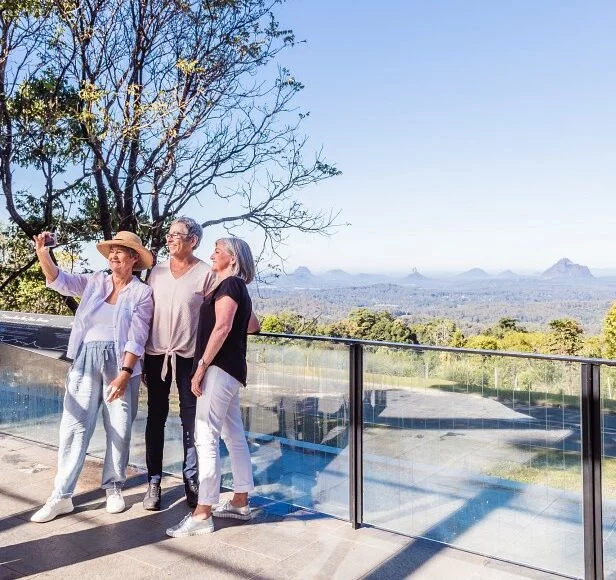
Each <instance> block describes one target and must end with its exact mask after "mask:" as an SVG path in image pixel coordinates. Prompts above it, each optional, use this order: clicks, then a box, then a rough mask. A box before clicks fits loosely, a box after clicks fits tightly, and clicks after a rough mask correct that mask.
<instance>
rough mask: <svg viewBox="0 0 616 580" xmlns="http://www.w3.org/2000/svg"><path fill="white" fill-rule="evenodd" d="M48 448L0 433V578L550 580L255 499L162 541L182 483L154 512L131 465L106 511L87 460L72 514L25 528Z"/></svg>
mask: <svg viewBox="0 0 616 580" xmlns="http://www.w3.org/2000/svg"><path fill="white" fill-rule="evenodd" d="M55 462H56V450H55V449H54V448H51V447H45V446H42V445H38V444H33V443H30V442H28V441H26V440H23V439H19V438H16V437H12V436H8V435H2V434H0V580H4V579H9V578H20V577H41V578H43V577H57V578H79V579H80V580H81V579H84V578H104V579H105V580H112V579H113V578H120V579H122V580H128V579H133V578H167V577H176V578H260V579H274V578H302V579H303V578H327V579H331V578H341V579H345V580H348V579H353V578H370V579H387V580H389V579H394V578H414V579H422V580H423V579H438V580H447V579H452V580H453V579H455V580H464V579H469V580H471V579H472V580H510V579H513V578H534V579H541V580H544V579H545V580H548V579H553V580H555V579H556V578H560V577H558V576H553V575H550V574H544V573H541V572H537V571H534V570H530V569H527V568H522V567H519V566H514V565H511V564H506V563H503V562H499V561H495V560H490V559H488V558H484V557H482V556H477V555H473V554H468V553H465V552H461V551H458V550H453V549H450V548H447V547H444V546H442V545H440V544H436V543H434V542H428V541H424V540H413V539H410V538H406V537H403V536H399V535H396V534H391V533H388V532H384V531H381V530H377V529H373V528H361V529H359V530H353V529H351V527H350V525H349V524H348V523H346V522H343V521H340V520H336V519H333V518H330V517H327V516H323V515H321V514H317V513H314V512H311V511H308V510H297V509H294V508H293V507H291V506H288V505H287V504H282V503H275V502H269V501H268V500H265V499H261V498H254V499H253V501H252V505H253V508H254V509H253V516H254V517H253V520H252V521H251V522H250V523H249V524H245V523H241V522H235V521H233V520H222V521H217V522H216V524H217V528H216V531H215V533H213V534H210V535H206V536H198V537H192V538H182V539H171V538H168V537H166V535H165V529H166V528H167V527H168V526H169V525H172V524H174V523H176V522H177V521H179V520H180V519H181V518H182V517H183V516H184V515H185V514H186V513H187V507H186V504H185V502H184V500H183V486H182V485H181V482H180V481H178V480H176V479H173V478H166V479H165V480H164V487H165V489H164V496H163V504H164V505H163V508H164V509H163V510H162V511H160V512H146V511H144V510H143V509H142V507H141V498H142V496H143V493H144V490H145V478H144V475H143V473H141V472H137V471H132V472H131V473H130V479H129V481H128V483H127V489H126V490H125V498H126V504H127V509H126V511H125V512H124V513H122V514H117V515H111V514H108V513H107V512H106V511H105V510H104V501H103V492H102V491H101V490H100V489H99V487H98V486H99V483H100V462H99V461H97V460H88V462H87V464H86V467H85V469H84V471H83V473H82V476H81V479H80V483H79V486H78V488H77V490H76V496H75V505H76V506H77V507H76V510H75V511H74V512H73V513H72V514H69V515H67V516H62V517H59V518H57V519H56V520H54V521H52V522H49V523H47V524H33V523H30V521H29V518H30V516H31V514H32V513H33V511H34V510H35V508H37V507H38V506H39V505H40V504H41V503H42V502H44V501H45V499H46V498H47V496H48V495H49V492H50V491H51V487H52V481H53V477H54V474H55Z"/></svg>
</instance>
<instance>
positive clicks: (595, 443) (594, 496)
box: [581, 363, 603, 580]
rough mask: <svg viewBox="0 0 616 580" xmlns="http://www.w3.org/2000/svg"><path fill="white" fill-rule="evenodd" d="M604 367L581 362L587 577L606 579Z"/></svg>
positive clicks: (585, 560) (585, 575) (585, 573)
mask: <svg viewBox="0 0 616 580" xmlns="http://www.w3.org/2000/svg"><path fill="white" fill-rule="evenodd" d="M600 371H601V366H600V365H597V364H591V363H584V364H582V424H581V429H582V478H583V494H584V495H583V507H584V577H585V578H586V580H591V579H592V580H595V579H602V578H603V511H602V503H601V499H602V498H601V424H602V421H601V391H600V387H601V382H600V376H601V373H600Z"/></svg>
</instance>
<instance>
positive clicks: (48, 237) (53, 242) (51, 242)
mask: <svg viewBox="0 0 616 580" xmlns="http://www.w3.org/2000/svg"><path fill="white" fill-rule="evenodd" d="M57 245H58V233H57V232H51V233H49V234H45V247H46V248H55V247H56V246H57Z"/></svg>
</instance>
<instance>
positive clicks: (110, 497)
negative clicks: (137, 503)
mask: <svg viewBox="0 0 616 580" xmlns="http://www.w3.org/2000/svg"><path fill="white" fill-rule="evenodd" d="M105 491H106V492H107V507H106V509H107V512H108V513H110V514H119V513H121V512H123V511H124V508H126V504H125V503H124V498H123V497H122V488H121V487H120V484H119V483H114V484H113V487H109V488H107V489H106V490H105Z"/></svg>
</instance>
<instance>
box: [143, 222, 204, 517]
mask: <svg viewBox="0 0 616 580" xmlns="http://www.w3.org/2000/svg"><path fill="white" fill-rule="evenodd" d="M202 235H203V231H202V229H201V226H200V225H199V224H198V223H197V222H196V221H195V220H194V219H192V218H189V217H180V218H178V219H176V220H175V221H174V222H173V223H172V224H171V226H170V227H169V231H168V232H167V236H166V237H167V248H168V250H169V260H167V261H166V262H162V263H160V264H157V265H156V266H154V268H153V269H152V272H151V273H150V277H149V279H148V284H149V285H150V287H151V288H152V293H153V298H154V319H153V321H152V330H151V332H150V337H149V340H148V342H147V344H146V347H145V364H144V368H145V379H146V383H147V389H148V419H147V423H146V430H145V447H146V465H147V469H148V479H149V486H148V491H147V492H146V494H145V497H144V498H143V507H144V508H145V509H146V510H159V509H160V504H161V490H160V482H161V478H162V472H163V447H164V443H165V423H166V421H167V416H168V414H169V393H170V390H171V383H172V382H173V381H174V380H175V382H176V385H177V389H178V395H179V400H180V420H181V423H182V443H183V447H184V461H183V465H182V474H183V478H184V488H185V492H186V501H187V502H188V505H189V506H191V507H194V506H195V505H196V504H197V497H198V494H199V473H198V465H197V451H196V449H195V442H194V430H195V409H196V405H197V399H196V397H195V395H194V394H193V393H192V392H191V386H190V374H191V370H192V367H193V356H194V351H195V336H196V331H197V322H198V319H199V308H200V306H201V304H202V302H203V296H204V292H205V291H206V290H208V289H209V287H210V286H211V285H212V284H213V283H214V281H215V276H214V274H212V273H211V272H210V268H209V267H208V266H207V264H205V262H203V261H202V260H200V259H199V258H197V257H196V256H195V255H194V253H193V252H194V250H195V249H196V248H197V246H199V242H200V241H201V237H202Z"/></svg>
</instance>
